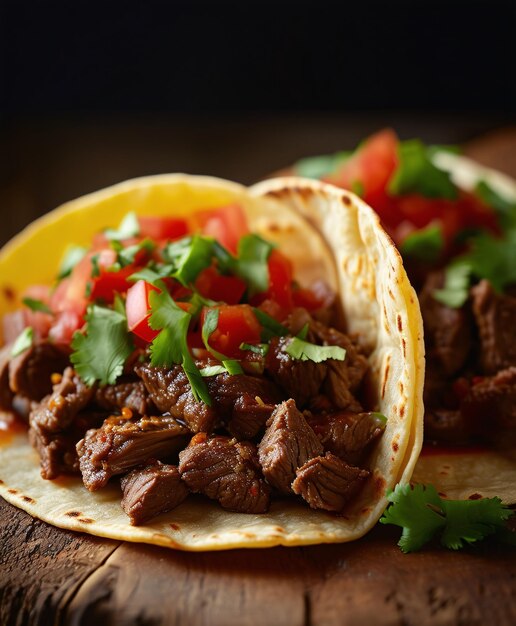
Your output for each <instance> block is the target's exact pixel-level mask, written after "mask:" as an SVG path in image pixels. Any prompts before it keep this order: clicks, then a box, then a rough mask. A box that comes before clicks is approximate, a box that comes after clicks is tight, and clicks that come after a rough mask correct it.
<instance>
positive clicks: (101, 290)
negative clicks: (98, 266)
mask: <svg viewBox="0 0 516 626" xmlns="http://www.w3.org/2000/svg"><path fill="white" fill-rule="evenodd" d="M134 271H135V268H134V267H133V266H132V265H131V266H127V267H124V268H122V269H121V270H120V271H119V272H106V271H103V272H101V273H100V276H98V277H97V278H94V279H92V283H91V284H92V287H91V294H90V299H91V300H103V301H104V302H107V303H108V304H111V303H112V302H113V300H114V298H115V294H116V293H125V292H126V291H127V290H128V289H130V288H131V286H132V285H133V283H132V282H130V281H129V280H127V279H128V278H129V276H131V274H134Z"/></svg>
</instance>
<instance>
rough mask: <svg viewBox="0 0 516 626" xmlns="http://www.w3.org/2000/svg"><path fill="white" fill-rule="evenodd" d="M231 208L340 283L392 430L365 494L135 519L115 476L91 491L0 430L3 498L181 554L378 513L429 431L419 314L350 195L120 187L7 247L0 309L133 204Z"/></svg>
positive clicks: (72, 206)
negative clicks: (49, 471) (338, 503)
mask: <svg viewBox="0 0 516 626" xmlns="http://www.w3.org/2000/svg"><path fill="white" fill-rule="evenodd" d="M230 203H238V204H240V205H241V206H242V207H243V208H244V210H245V211H246V213H247V217H248V220H249V224H250V227H251V229H252V230H253V231H254V232H258V233H260V234H262V235H263V236H264V237H266V238H267V239H269V240H271V241H274V242H277V243H278V245H279V246H280V247H281V249H282V250H283V251H284V252H285V254H287V256H289V257H290V259H291V260H292V261H293V263H294V269H295V276H296V278H297V279H299V280H300V282H301V283H302V284H303V285H309V284H310V283H311V282H312V281H313V280H314V279H315V278H318V277H319V278H324V279H325V281H326V282H327V283H329V284H330V285H331V286H332V287H333V288H334V289H335V290H336V292H337V293H338V295H339V297H340V299H341V301H342V309H343V312H344V316H345V321H346V323H345V326H346V328H345V329H346V330H347V331H348V332H351V333H357V334H358V335H359V339H360V342H361V343H362V344H363V345H364V347H365V348H367V350H368V353H369V365H370V368H369V373H368V393H369V394H370V396H371V398H370V399H371V401H372V402H373V403H374V405H375V407H374V408H375V410H378V411H380V412H381V413H383V414H384V415H385V416H386V417H387V426H386V430H385V432H384V434H383V436H382V437H381V438H380V440H379V441H378V443H377V444H376V446H375V448H374V450H373V452H372V454H371V457H370V459H369V461H368V464H367V465H368V466H369V468H370V469H371V477H370V479H369V480H368V481H367V482H366V485H365V487H364V489H363V490H362V491H361V492H360V494H359V496H358V497H357V498H356V500H354V501H353V502H352V504H351V506H350V507H348V508H347V509H346V510H345V513H344V514H341V515H335V514H329V513H325V512H323V511H313V510H311V509H309V508H308V507H307V506H306V505H303V504H300V503H299V502H297V501H296V500H295V499H291V500H278V501H273V503H272V505H271V508H270V510H269V512H268V513H266V514H263V515H248V514H241V513H232V512H228V511H226V510H224V509H222V508H221V507H220V506H219V504H218V503H216V502H213V501H210V500H208V499H205V498H202V497H199V496H193V495H190V496H189V497H188V498H187V500H186V501H185V502H184V503H183V504H181V505H180V506H179V507H177V508H176V509H174V510H173V511H171V512H169V513H166V514H163V515H160V516H159V517H157V518H155V519H154V520H153V521H152V522H150V523H147V524H146V525H144V526H136V527H135V526H131V525H130V523H129V519H128V518H127V517H126V515H125V513H124V512H123V511H122V509H121V507H120V500H121V491H120V487H119V485H118V481H113V482H112V483H111V484H109V485H108V487H107V488H105V489H102V490H99V491H97V492H95V493H90V492H88V491H87V490H86V489H85V488H84V486H83V484H82V481H81V479H80V477H71V476H64V477H61V478H59V479H57V480H54V481H48V480H43V479H42V478H41V477H40V473H39V459H38V456H37V454H36V452H35V451H34V450H32V448H31V447H30V445H29V443H28V441H27V437H26V435H25V434H24V433H12V432H7V433H1V432H0V495H2V496H3V497H4V498H5V499H6V500H7V501H8V502H10V503H12V504H14V505H15V506H17V507H19V508H21V509H24V510H25V511H27V512H28V513H30V514H31V515H33V516H35V517H38V518H40V519H42V520H44V521H46V522H48V523H50V524H53V525H55V526H59V527H62V528H67V529H71V530H78V531H82V532H89V533H92V534H95V535H99V536H104V537H111V538H114V539H123V540H127V541H136V542H145V543H151V544H157V545H161V546H167V547H172V548H178V549H182V550H222V549H228V548H242V547H247V548H256V547H268V546H274V545H286V546H293V545H308V544H316V543H332V542H343V541H351V540H353V539H357V538H358V537H361V536H362V535H364V534H365V533H366V532H367V531H368V530H369V529H370V528H371V527H372V526H373V525H374V524H375V523H376V521H377V520H378V518H379V517H380V515H381V514H382V512H383V510H384V508H385V506H386V498H385V494H386V491H387V490H388V489H390V488H393V487H394V485H395V484H396V483H398V482H407V481H408V480H409V479H410V477H411V474H412V472H413V469H414V466H415V464H416V460H417V458H418V455H419V452H420V448H421V445H422V436H423V402H422V391H423V381H424V347H423V329H422V320H421V314H420V311H419V306H418V301H417V298H416V295H415V293H414V290H413V289H412V287H411V285H410V283H409V281H408V279H407V276H406V273H405V271H404V269H403V264H402V261H401V257H400V255H399V253H398V251H397V250H396V248H395V246H394V244H393V243H392V241H391V240H390V238H389V237H388V235H387V234H386V233H385V232H384V231H383V230H382V228H381V226H380V223H379V219H378V217H377V215H376V214H375V213H374V212H373V211H372V210H371V209H370V208H369V207H368V206H367V205H366V204H364V203H363V202H362V201H361V200H360V199H359V198H357V197H356V196H354V195H353V194H351V193H348V192H345V191H342V190H340V189H337V188H335V187H332V186H330V185H325V184H323V183H319V182H314V181H307V180H304V179H300V178H288V179H276V180H271V181H266V182H264V183H261V184H259V185H256V186H254V187H252V188H250V189H246V188H244V187H242V186H240V185H237V184H235V183H230V182H227V181H223V180H218V179H215V178H206V177H195V176H187V175H183V174H173V175H162V176H153V177H147V178H140V179H135V180H130V181H127V182H124V183H121V184H119V185H116V186H114V187H110V188H108V189H105V190H102V191H99V192H97V193H93V194H90V195H88V196H85V197H83V198H79V199H78V200H74V201H72V202H69V203H67V204H65V205H63V206H61V207H60V208H58V209H56V210H55V211H53V212H51V213H49V214H48V215H46V216H44V217H42V218H41V219H39V220H37V221H36V222H34V223H33V224H32V225H30V226H29V227H28V228H26V229H25V230H24V231H23V232H22V233H21V234H20V235H18V236H17V237H15V238H14V239H13V240H12V241H11V242H9V243H8V244H7V245H6V246H5V247H4V249H3V250H2V251H1V252H0V315H1V314H4V313H5V312H7V311H8V310H12V309H14V308H16V306H17V305H19V295H20V294H21V293H22V292H23V291H24V289H25V288H27V287H28V286H30V285H32V284H40V283H50V282H51V281H52V280H53V277H54V276H55V274H56V270H57V267H58V264H59V261H60V259H61V257H62V254H63V252H64V250H65V249H66V246H67V245H68V244H70V243H73V244H79V245H81V244H82V245H89V244H90V242H91V239H92V237H93V235H94V234H95V233H97V232H98V231H99V230H101V229H103V228H106V227H108V226H113V225H116V224H117V223H118V222H119V221H120V220H121V219H122V217H123V216H124V215H125V214H126V213H127V212H128V211H136V212H137V213H138V214H140V215H156V216H159V215H175V216H180V215H185V214H189V213H191V212H192V211H196V210H206V209H215V208H218V207H222V206H225V205H228V204H230ZM13 293H14V294H15V296H16V297H15V299H14V301H13V300H12V294H13Z"/></svg>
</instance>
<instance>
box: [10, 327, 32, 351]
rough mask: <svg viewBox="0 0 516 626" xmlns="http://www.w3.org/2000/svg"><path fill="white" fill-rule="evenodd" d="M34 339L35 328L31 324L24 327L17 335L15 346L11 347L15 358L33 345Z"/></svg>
mask: <svg viewBox="0 0 516 626" xmlns="http://www.w3.org/2000/svg"><path fill="white" fill-rule="evenodd" d="M33 340H34V329H33V328H32V327H31V326H27V328H24V329H23V330H22V331H21V333H20V334H19V335H18V337H16V339H15V341H14V343H13V347H12V348H11V356H12V357H13V358H14V357H15V356H18V355H19V354H21V353H22V352H25V350H28V349H29V348H30V347H31V346H32V342H33Z"/></svg>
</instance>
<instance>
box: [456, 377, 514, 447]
mask: <svg viewBox="0 0 516 626" xmlns="http://www.w3.org/2000/svg"><path fill="white" fill-rule="evenodd" d="M460 412H461V414H462V415H463V417H464V420H465V421H466V422H467V423H469V424H474V425H476V426H477V429H478V431H480V433H481V434H483V435H484V436H487V437H493V436H495V435H496V434H497V433H499V432H500V431H501V432H502V433H503V432H506V433H508V432H510V431H512V433H514V432H515V431H516V367H509V368H507V369H505V370H502V371H501V372H498V373H497V374H496V375H495V376H489V377H487V378H484V379H482V380H481V381H480V382H478V383H476V384H474V385H472V386H471V388H470V390H469V392H468V393H467V394H466V396H465V397H464V398H463V400H462V403H461V406H460Z"/></svg>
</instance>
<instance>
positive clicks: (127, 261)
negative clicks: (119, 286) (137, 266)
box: [113, 239, 156, 267]
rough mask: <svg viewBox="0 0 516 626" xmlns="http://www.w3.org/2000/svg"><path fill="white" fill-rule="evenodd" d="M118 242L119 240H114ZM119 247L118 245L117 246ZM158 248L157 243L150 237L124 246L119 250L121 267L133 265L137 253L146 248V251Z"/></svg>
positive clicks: (118, 255)
mask: <svg viewBox="0 0 516 626" xmlns="http://www.w3.org/2000/svg"><path fill="white" fill-rule="evenodd" d="M113 243H118V242H113ZM116 247H118V246H116ZM155 248H156V244H155V243H154V242H153V241H151V240H150V239H144V240H143V241H140V242H139V243H136V244H134V245H133V246H127V248H124V247H123V246H122V247H121V248H119V249H118V250H117V259H118V263H119V265H120V267H126V266H127V265H131V263H134V260H135V258H136V255H137V254H138V253H139V252H141V251H142V250H145V251H146V252H152V251H153V250H154V249H155Z"/></svg>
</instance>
